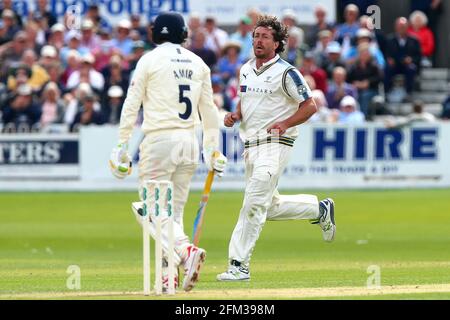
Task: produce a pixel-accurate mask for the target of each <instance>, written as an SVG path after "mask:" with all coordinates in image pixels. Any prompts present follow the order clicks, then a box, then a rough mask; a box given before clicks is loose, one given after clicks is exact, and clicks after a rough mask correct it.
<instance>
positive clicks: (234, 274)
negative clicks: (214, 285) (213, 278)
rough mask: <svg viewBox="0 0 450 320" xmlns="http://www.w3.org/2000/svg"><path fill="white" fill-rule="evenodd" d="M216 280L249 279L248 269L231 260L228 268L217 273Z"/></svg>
mask: <svg viewBox="0 0 450 320" xmlns="http://www.w3.org/2000/svg"><path fill="white" fill-rule="evenodd" d="M217 281H250V270H249V269H248V268H246V267H244V266H243V265H242V264H241V263H240V262H238V261H235V260H232V261H231V263H230V265H229V266H228V270H227V271H225V272H223V273H220V274H218V275H217Z"/></svg>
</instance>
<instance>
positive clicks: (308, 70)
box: [300, 51, 328, 93]
mask: <svg viewBox="0 0 450 320" xmlns="http://www.w3.org/2000/svg"><path fill="white" fill-rule="evenodd" d="M300 72H301V73H302V74H303V75H311V77H313V78H314V81H315V82H316V87H317V89H319V90H322V92H324V93H326V92H327V90H328V86H327V73H326V72H325V70H323V69H322V68H320V67H318V66H317V64H316V61H315V60H314V54H313V53H312V52H311V51H308V52H306V53H305V55H304V57H303V63H302V66H301V68H300Z"/></svg>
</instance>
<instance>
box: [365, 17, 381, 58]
mask: <svg viewBox="0 0 450 320" xmlns="http://www.w3.org/2000/svg"><path fill="white" fill-rule="evenodd" d="M373 23H374V20H373V18H372V17H369V16H367V15H362V16H361V17H359V25H360V27H361V28H362V29H367V30H369V31H370V32H371V33H372V37H371V41H372V42H373V43H374V44H376V45H377V46H378V48H379V49H380V50H381V52H382V53H383V57H384V55H385V53H386V36H385V34H384V33H383V32H382V31H381V29H377V28H375V26H374V25H373ZM361 28H360V29H361Z"/></svg>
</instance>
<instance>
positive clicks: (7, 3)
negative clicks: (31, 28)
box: [0, 0, 23, 29]
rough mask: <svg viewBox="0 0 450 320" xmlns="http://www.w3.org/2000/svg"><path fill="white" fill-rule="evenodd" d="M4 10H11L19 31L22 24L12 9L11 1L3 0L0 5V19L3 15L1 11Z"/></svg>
mask: <svg viewBox="0 0 450 320" xmlns="http://www.w3.org/2000/svg"><path fill="white" fill-rule="evenodd" d="M5 10H11V11H12V12H13V14H14V19H15V20H16V22H17V26H18V27H19V29H21V28H22V27H23V22H22V18H21V16H20V15H18V14H17V13H16V12H15V11H14V7H13V1H12V0H3V1H2V3H1V5H0V17H1V16H2V14H3V11H5Z"/></svg>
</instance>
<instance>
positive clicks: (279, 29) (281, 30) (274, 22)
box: [252, 15, 288, 53]
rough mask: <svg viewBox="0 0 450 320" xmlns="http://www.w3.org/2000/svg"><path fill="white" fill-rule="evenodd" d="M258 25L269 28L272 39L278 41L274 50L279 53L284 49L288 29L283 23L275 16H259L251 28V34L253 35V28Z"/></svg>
mask: <svg viewBox="0 0 450 320" xmlns="http://www.w3.org/2000/svg"><path fill="white" fill-rule="evenodd" d="M258 27H264V28H268V29H271V30H272V35H273V39H274V40H275V41H277V42H278V43H279V45H278V48H276V49H275V52H276V53H280V52H283V51H284V46H285V44H286V39H287V38H288V30H287V27H286V26H285V25H284V24H282V23H281V22H280V21H278V19H277V17H275V16H269V15H263V16H261V17H260V18H259V19H258V21H257V22H256V25H255V28H254V29H253V34H252V35H253V36H255V30H256V28H258Z"/></svg>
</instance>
